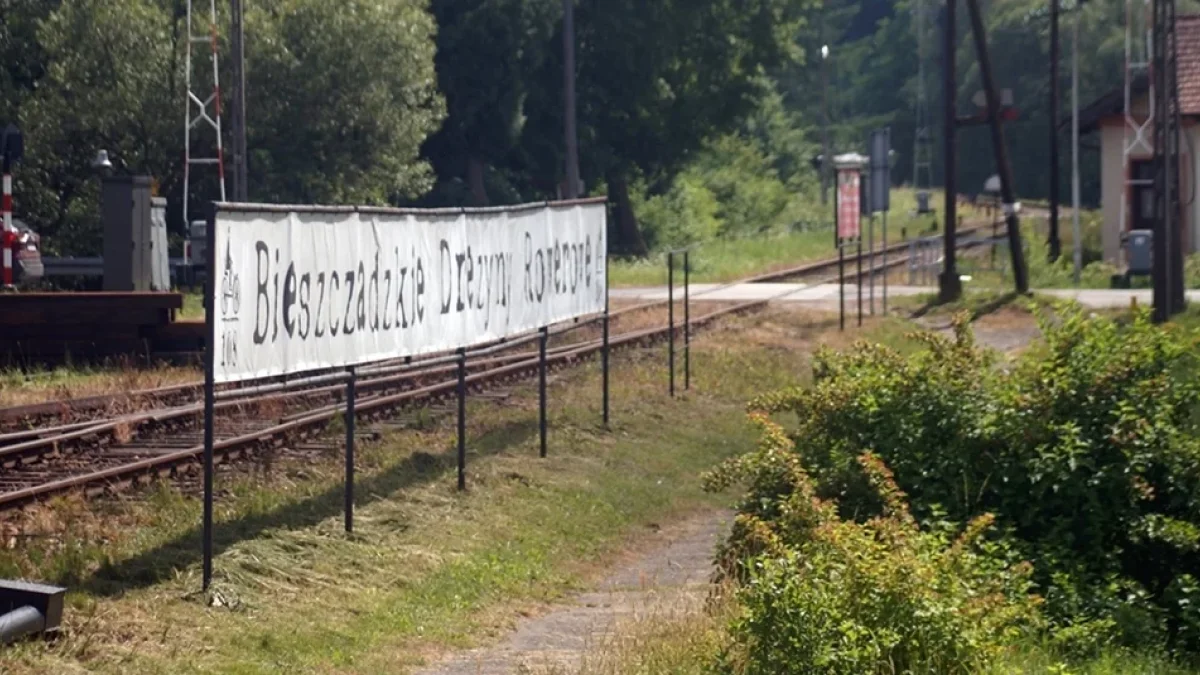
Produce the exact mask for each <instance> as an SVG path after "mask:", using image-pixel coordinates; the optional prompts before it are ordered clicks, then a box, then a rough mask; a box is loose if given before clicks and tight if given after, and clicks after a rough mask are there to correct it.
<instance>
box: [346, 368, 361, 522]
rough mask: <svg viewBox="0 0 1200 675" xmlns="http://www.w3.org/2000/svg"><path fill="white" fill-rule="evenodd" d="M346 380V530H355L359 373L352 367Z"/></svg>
mask: <svg viewBox="0 0 1200 675" xmlns="http://www.w3.org/2000/svg"><path fill="white" fill-rule="evenodd" d="M349 375H350V376H349V378H348V379H347V380H346V531H347V532H353V531H354V422H355V419H354V418H355V414H354V404H355V399H356V398H357V397H358V374H357V372H356V371H355V369H354V367H353V366H351V367H350V372H349Z"/></svg>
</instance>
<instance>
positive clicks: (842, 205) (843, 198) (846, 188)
mask: <svg viewBox="0 0 1200 675" xmlns="http://www.w3.org/2000/svg"><path fill="white" fill-rule="evenodd" d="M858 199H859V175H858V172H857V171H839V172H838V222H837V228H838V238H839V239H855V238H857V237H858V236H859V225H860V223H859V217H860V215H861V214H860V213H859V203H858Z"/></svg>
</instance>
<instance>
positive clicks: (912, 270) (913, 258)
mask: <svg viewBox="0 0 1200 675" xmlns="http://www.w3.org/2000/svg"><path fill="white" fill-rule="evenodd" d="M908 285H909V286H916V285H917V242H916V241H915V240H914V241H910V242H908Z"/></svg>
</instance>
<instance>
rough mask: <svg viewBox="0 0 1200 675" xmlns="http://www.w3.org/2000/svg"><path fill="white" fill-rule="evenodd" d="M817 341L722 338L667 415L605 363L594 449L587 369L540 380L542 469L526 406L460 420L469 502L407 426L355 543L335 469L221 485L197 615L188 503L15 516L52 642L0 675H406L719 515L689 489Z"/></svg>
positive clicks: (816, 322) (639, 366)
mask: <svg viewBox="0 0 1200 675" xmlns="http://www.w3.org/2000/svg"><path fill="white" fill-rule="evenodd" d="M831 326H833V327H836V324H834V323H832V322H831V321H830V320H829V319H828V317H814V316H812V315H806V314H801V313H796V312H784V311H779V312H770V313H765V314H759V315H753V316H749V317H740V318H733V319H729V320H726V321H723V322H721V323H720V324H719V325H718V326H717V327H714V328H713V329H712V330H711V331H709V332H707V333H705V334H703V335H702V336H701V337H700V338H699V339H698V340H697V342H696V343H695V345H694V347H693V352H692V377H693V385H694V387H693V389H692V391H690V392H686V393H682V392H681V395H680V396H679V397H678V398H677V399H675V400H672V399H671V398H670V397H669V396H668V395H667V391H666V390H667V378H666V372H665V361H666V359H665V356H666V355H665V347H655V348H652V349H646V350H643V351H639V352H631V353H626V354H623V355H621V356H619V357H617V358H616V359H615V363H614V374H613V378H612V381H613V399H612V400H613V427H612V429H611V430H607V431H606V430H604V429H602V428H601V426H600V423H599V418H600V400H599V382H600V373H599V369H598V365H597V364H595V363H590V364H586V365H584V366H582V367H580V368H577V369H573V370H569V371H562V372H560V373H556V374H554V375H553V376H552V380H551V384H550V400H551V406H550V420H551V434H550V445H549V448H550V456H549V458H547V459H545V460H541V459H538V457H537V414H536V391H535V389H534V388H533V387H532V386H529V385H523V386H521V387H519V388H517V389H516V390H514V391H513V393H512V395H511V396H510V397H509V398H508V399H507V400H504V401H503V402H500V403H498V402H496V401H485V400H481V399H479V398H476V399H474V400H472V401H471V403H470V405H469V426H468V434H469V436H468V438H469V443H468V447H469V456H468V484H469V486H470V489H469V490H468V491H467V492H466V493H458V492H457V491H456V490H455V489H454V469H453V466H454V459H453V448H454V437H453V430H452V428H453V424H452V419H450V418H447V419H445V420H443V421H441V422H438V423H436V424H433V423H430V422H429V421H428V420H429V417H430V416H429V414H427V413H422V414H417V413H414V414H413V415H411V421H412V422H413V425H414V426H415V427H416V428H414V429H411V430H404V431H384V432H383V433H384V438H383V440H382V441H380V442H377V443H373V444H370V445H366V446H364V447H362V448H360V451H359V479H358V484H357V495H358V512H357V518H356V531H355V533H354V534H353V535H346V534H345V533H344V532H343V531H342V513H341V504H342V487H341V485H342V483H341V478H342V461H341V458H340V451H336V450H335V451H330V452H326V453H325V454H324V455H323V456H322V457H321V458H319V459H315V460H313V459H309V460H305V461H297V460H287V459H285V458H279V459H276V460H275V461H274V462H266V461H263V462H260V463H258V464H256V465H254V466H253V467H250V466H243V467H242V468H240V469H238V470H236V471H233V470H222V471H220V472H219V473H218V486H219V488H220V495H219V500H218V503H217V517H218V525H217V528H216V549H217V553H218V555H217V558H216V579H215V584H214V588H213V590H214V593H213V594H212V598H214V599H215V604H214V605H213V606H210V605H209V604H208V603H207V602H206V598H205V597H204V596H202V595H201V594H199V593H198V590H199V588H200V578H199V562H200V558H199V544H200V540H199V533H198V528H197V525H198V523H199V520H200V505H199V502H198V500H197V499H196V498H195V496H194V491H193V494H192V495H191V496H185V495H184V494H181V493H180V492H179V491H178V490H175V489H174V488H171V487H167V486H163V487H160V488H159V489H155V490H151V491H150V492H148V493H145V494H142V495H140V496H138V497H137V498H126V499H121V500H112V501H107V502H104V503H102V504H101V503H96V504H91V505H88V504H82V503H80V502H78V501H75V500H59V501H58V502H56V503H54V504H51V505H47V506H44V507H41V508H39V509H36V510H33V511H32V512H30V513H28V514H26V515H25V516H24V517H23V518H22V519H21V520H20V521H17V522H11V523H9V524H7V525H6V526H5V531H6V532H13V533H17V532H19V533H21V535H22V536H15V535H14V536H12V537H6V539H7V540H8V541H7V542H6V543H8V544H9V545H10V546H11V548H8V549H7V550H3V551H0V574H3V575H4V576H6V577H21V578H30V579H38V580H46V581H57V582H61V583H64V584H66V585H68V586H69V587H70V589H71V591H70V594H69V596H68V599H69V602H68V610H67V615H66V632H65V635H64V636H63V638H62V639H60V640H58V641H56V642H54V643H49V644H46V643H41V642H33V643H29V644H23V645H19V646H17V647H14V648H10V649H6V650H4V651H3V652H0V671H3V672H6V673H8V672H14V673H18V672H56V673H70V672H137V673H193V672H236V673H267V672H314V671H315V672H370V673H375V672H403V671H404V670H405V669H406V668H409V667H411V666H414V665H416V664H418V663H420V662H422V661H423V660H424V659H426V658H428V657H432V656H435V655H436V654H438V653H440V652H442V651H444V650H447V649H453V648H460V647H464V646H467V645H471V644H476V643H478V642H479V641H480V640H486V639H487V638H488V637H489V636H494V635H497V634H498V633H500V632H502V631H504V630H505V629H506V628H508V627H509V626H511V625H512V624H513V622H514V620H515V618H516V617H517V616H518V614H519V612H522V611H529V610H531V609H534V608H536V607H537V606H539V605H541V604H543V603H546V602H548V601H552V600H554V599H556V598H560V597H561V596H562V595H563V594H564V593H567V592H569V591H571V590H572V589H576V588H579V587H580V585H581V584H583V583H585V582H586V581H587V580H588V579H590V578H592V575H593V574H594V573H596V572H597V571H598V570H599V569H600V568H601V567H602V566H603V564H604V562H605V561H606V560H607V559H609V558H610V556H611V555H613V554H615V553H616V552H619V551H620V550H622V549H623V548H624V547H627V546H628V545H629V544H630V543H631V542H636V541H637V540H638V539H639V536H640V535H641V534H642V533H645V532H647V531H648V529H647V528H649V527H652V526H656V525H660V524H662V523H664V522H667V521H671V520H673V519H676V518H680V517H683V516H685V515H688V514H694V513H696V512H701V511H703V510H706V509H711V508H714V507H716V506H721V505H724V504H726V503H727V500H728V499H729V498H728V497H727V496H726V497H714V496H711V495H708V494H705V493H704V492H703V491H702V490H701V488H700V482H699V479H698V476H699V474H700V472H702V471H704V470H706V469H708V468H710V467H711V466H713V465H714V464H715V463H716V462H718V461H720V460H721V459H723V458H725V457H727V456H729V455H731V454H733V453H737V452H740V451H743V450H744V449H745V448H746V447H747V446H748V444H750V443H751V442H752V441H753V435H752V433H751V430H750V429H749V428H748V427H747V425H746V421H745V416H744V404H745V401H746V400H747V399H749V398H750V397H751V396H753V395H754V394H756V393H759V392H760V391H763V390H765V389H772V388H776V387H779V386H782V385H785V384H789V383H791V382H793V381H794V379H795V378H797V377H802V376H803V374H804V373H807V371H808V365H807V364H808V360H809V347H810V346H811V345H812V344H813V343H814V342H817V341H831V340H832V341H840V340H842V339H843V338H842V336H836V335H835V336H830V335H829V333H828V331H829V329H830V327H831ZM849 335H851V334H850V333H848V334H847V336H849ZM364 426H366V425H364ZM334 433H336V429H335V430H334Z"/></svg>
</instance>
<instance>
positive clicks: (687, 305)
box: [683, 251, 692, 390]
mask: <svg viewBox="0 0 1200 675" xmlns="http://www.w3.org/2000/svg"><path fill="white" fill-rule="evenodd" d="M688 253H689V252H688V251H684V252H683V388H684V390H688V389H691V388H692V310H691V281H690V279H689V272H690V270H689V269H688V267H689V266H688V263H689V256H688Z"/></svg>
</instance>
